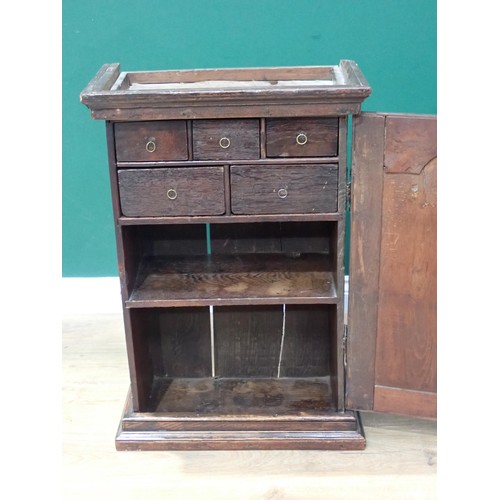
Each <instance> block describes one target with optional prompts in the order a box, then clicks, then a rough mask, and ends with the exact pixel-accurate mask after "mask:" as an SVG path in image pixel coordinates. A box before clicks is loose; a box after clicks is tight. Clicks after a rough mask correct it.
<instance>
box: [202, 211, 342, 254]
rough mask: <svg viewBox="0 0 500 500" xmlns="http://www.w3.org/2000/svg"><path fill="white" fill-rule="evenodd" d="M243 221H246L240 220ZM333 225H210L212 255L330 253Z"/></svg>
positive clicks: (313, 223) (314, 223)
mask: <svg viewBox="0 0 500 500" xmlns="http://www.w3.org/2000/svg"><path fill="white" fill-rule="evenodd" d="M243 220H245V219H243ZM334 226H335V224H334V223H329V222H323V221H311V220H308V221H307V222H291V221H290V220H287V221H283V222H265V221H261V222H258V223H244V222H241V221H240V223H238V224H212V225H211V246H212V253H213V254H226V255H231V254H258V253H282V254H288V255H289V256H292V255H296V256H299V255H300V254H302V253H305V254H323V255H327V254H329V253H330V252H331V247H330V238H331V234H332V231H333V227H334Z"/></svg>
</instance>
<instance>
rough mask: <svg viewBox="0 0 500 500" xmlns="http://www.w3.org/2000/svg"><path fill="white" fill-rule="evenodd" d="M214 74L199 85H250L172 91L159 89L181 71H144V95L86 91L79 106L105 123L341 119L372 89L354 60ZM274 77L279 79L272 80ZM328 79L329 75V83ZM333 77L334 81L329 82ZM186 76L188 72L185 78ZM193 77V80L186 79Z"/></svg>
mask: <svg viewBox="0 0 500 500" xmlns="http://www.w3.org/2000/svg"><path fill="white" fill-rule="evenodd" d="M216 74H217V76H215V72H214V70H209V72H207V73H203V71H199V72H193V73H192V76H193V77H194V79H195V81H200V80H199V79H200V78H201V79H204V78H209V79H213V78H214V77H215V78H217V79H220V80H224V79H229V80H235V79H240V78H241V79H244V80H247V82H248V83H249V84H246V85H242V86H241V87H239V88H237V89H227V88H224V87H223V86H222V85H221V86H216V87H215V88H214V87H212V88H210V89H208V91H207V89H206V88H205V89H203V88H201V89H198V90H197V89H192V88H189V87H188V86H185V87H182V86H181V87H180V88H179V87H177V88H174V89H172V90H168V89H161V88H155V86H154V84H157V83H158V78H159V79H160V81H164V82H168V80H171V81H175V79H176V78H177V77H178V75H179V72H177V71H173V72H163V74H159V73H158V72H154V73H151V72H143V78H142V83H146V84H147V83H148V81H149V80H148V79H149V78H151V79H152V80H151V82H150V83H151V84H150V85H149V86H148V85H146V88H145V89H143V90H137V89H136V90H134V88H133V87H128V88H121V89H113V90H111V89H108V90H101V91H99V92H85V91H84V92H82V94H81V102H82V103H83V104H85V105H86V106H87V107H88V108H89V109H91V111H92V116H93V118H96V119H106V120H159V119H178V118H214V117H226V118H229V117H240V118H241V117H271V116H276V117H284V116H328V115H330V116H335V115H336V116H339V115H346V114H349V113H358V112H359V109H360V104H361V102H362V101H363V100H364V99H366V97H368V96H369V95H370V93H371V88H370V86H369V85H368V83H367V82H366V80H365V79H364V77H363V76H362V73H361V71H360V70H359V68H358V67H357V65H356V64H355V63H354V62H352V61H341V63H340V64H339V65H338V66H330V67H329V68H326V69H325V68H320V69H319V70H314V69H313V70H310V69H309V68H289V69H288V68H286V69H282V68H252V69H247V70H218V71H217V72H216ZM273 74H274V75H276V78H274V77H271V75H273ZM325 74H327V75H329V76H328V78H325ZM262 75H266V78H268V79H269V80H270V81H272V82H273V83H274V82H276V84H274V85H268V86H266V87H264V88H258V87H257V86H252V85H251V82H252V80H256V79H257V80H258V79H259V78H260V77H261V76H262ZM314 75H317V77H318V78H319V79H323V83H324V84H320V85H316V84H314V85H309V84H307V82H306V83H305V84H301V83H299V84H297V85H292V86H287V85H280V84H279V83H278V82H279V79H281V78H283V79H288V80H290V79H293V80H297V81H299V82H300V80H304V79H306V80H307V79H310V78H313V79H317V78H316V77H315V76H314ZM330 75H332V77H330ZM184 76H185V77H186V76H187V75H186V73H184ZM333 76H335V78H333ZM187 77H188V78H189V76H187ZM140 78H141V76H140V75H139V74H137V73H136V74H134V75H133V76H132V74H131V73H129V75H128V79H123V80H122V81H123V82H124V85H125V86H126V85H127V82H128V84H130V83H131V82H133V81H134V79H135V80H136V81H137V79H140Z"/></svg>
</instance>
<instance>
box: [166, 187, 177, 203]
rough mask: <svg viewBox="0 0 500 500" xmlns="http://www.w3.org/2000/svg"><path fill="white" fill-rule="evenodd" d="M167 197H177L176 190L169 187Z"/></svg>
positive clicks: (171, 198) (172, 198)
mask: <svg viewBox="0 0 500 500" xmlns="http://www.w3.org/2000/svg"><path fill="white" fill-rule="evenodd" d="M167 198H168V199H169V200H175V199H176V198H177V191H176V190H175V189H169V190H168V191H167Z"/></svg>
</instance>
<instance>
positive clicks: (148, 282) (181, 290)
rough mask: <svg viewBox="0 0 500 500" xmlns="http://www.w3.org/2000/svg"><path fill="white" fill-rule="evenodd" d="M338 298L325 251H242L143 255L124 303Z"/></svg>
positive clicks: (250, 302)
mask: <svg viewBox="0 0 500 500" xmlns="http://www.w3.org/2000/svg"><path fill="white" fill-rule="evenodd" d="M338 301H339V299H338V296H337V288H336V283H335V279H334V274H333V271H332V264H331V258H330V257H329V256H328V255H321V254H300V255H287V254H241V255H209V256H189V257H181V256H175V257H169V258H158V257H155V258H151V257H150V258H145V259H143V261H142V263H141V265H140V267H139V271H138V274H137V279H136V283H135V287H134V289H133V291H132V293H131V295H130V298H129V299H128V300H127V301H126V307H128V308H133V307H187V306H209V305H214V306H219V305H264V304H284V303H285V304H335V303H337V302H338Z"/></svg>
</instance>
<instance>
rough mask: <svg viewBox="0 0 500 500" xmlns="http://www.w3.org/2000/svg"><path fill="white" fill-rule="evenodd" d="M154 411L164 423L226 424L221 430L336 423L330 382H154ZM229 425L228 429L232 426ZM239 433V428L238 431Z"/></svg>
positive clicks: (300, 379) (298, 379) (203, 379)
mask: <svg viewBox="0 0 500 500" xmlns="http://www.w3.org/2000/svg"><path fill="white" fill-rule="evenodd" d="M151 404H152V405H153V408H152V410H153V412H154V413H155V415H163V416H165V417H167V418H166V420H165V422H167V421H168V420H170V421H172V420H174V421H176V422H180V421H185V422H186V421H188V422H191V424H192V425H193V424H194V422H193V420H194V421H195V422H196V423H197V425H198V427H199V428H201V427H203V426H204V424H203V423H202V422H203V421H206V422H208V423H210V422H212V423H213V422H214V420H217V421H223V422H225V428H226V429H227V428H228V427H233V428H235V427H236V426H238V427H240V426H244V427H246V428H247V429H249V428H251V427H252V425H251V424H249V423H250V422H262V421H265V420H268V419H271V421H276V420H277V419H278V420H282V419H285V420H288V421H289V422H293V421H296V422H297V423H300V424H301V425H304V424H305V422H306V421H311V422H313V423H314V424H313V425H315V426H318V424H319V423H320V422H323V423H325V422H329V421H330V420H331V418H332V417H334V420H338V414H337V413H336V409H335V407H334V404H333V395H332V390H331V385H330V377H329V376H325V377H283V378H232V377H201V378H168V377H164V378H159V379H157V382H156V387H155V390H154V394H153V395H152V402H151ZM231 423H232V424H233V425H232V426H231ZM240 428H241V427H240Z"/></svg>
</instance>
